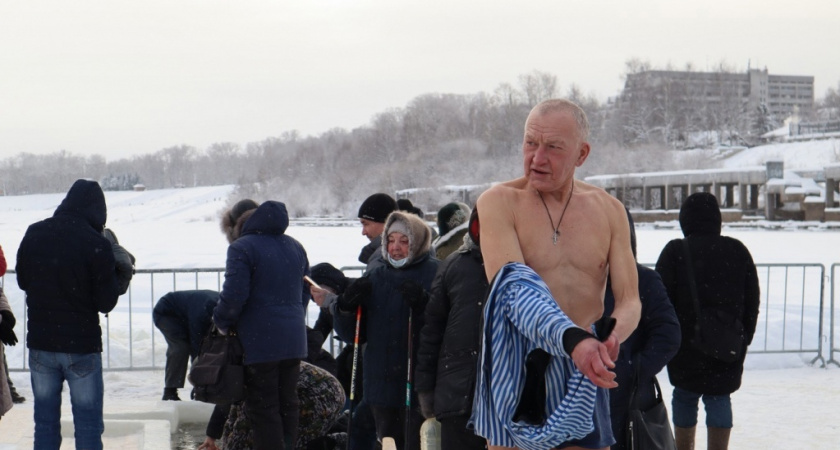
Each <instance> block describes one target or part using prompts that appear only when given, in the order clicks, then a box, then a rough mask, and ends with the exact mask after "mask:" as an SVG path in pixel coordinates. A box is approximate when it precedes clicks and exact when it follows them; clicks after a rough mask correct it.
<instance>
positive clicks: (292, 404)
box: [245, 359, 300, 450]
mask: <svg viewBox="0 0 840 450" xmlns="http://www.w3.org/2000/svg"><path fill="white" fill-rule="evenodd" d="M299 376H300V360H299V359H287V360H283V361H274V362H267V363H258V364H250V365H248V366H246V370H245V389H246V391H247V393H246V396H245V411H246V414H247V415H248V419H250V421H251V428H252V429H253V432H254V450H269V449H271V450H278V449H279V450H284V449H293V448H295V443H296V442H297V428H298V420H299V411H300V402H299V401H298V396H297V382H298V377H299Z"/></svg>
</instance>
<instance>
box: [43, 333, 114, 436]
mask: <svg viewBox="0 0 840 450" xmlns="http://www.w3.org/2000/svg"><path fill="white" fill-rule="evenodd" d="M29 367H30V376H31V378H32V394H33V396H34V397H35V446H34V448H35V449H36V450H40V449H50V450H58V448H59V447H60V446H61V423H60V421H61V390H62V389H63V387H64V380H67V384H68V385H69V386H70V404H71V405H72V407H73V425H74V427H75V438H76V448H77V449H82V448H83V449H95V450H99V449H102V432H103V431H104V430H105V424H104V423H103V422H102V397H103V390H104V386H103V383H102V354H100V353H56V352H47V351H43V350H34V349H30V350H29Z"/></svg>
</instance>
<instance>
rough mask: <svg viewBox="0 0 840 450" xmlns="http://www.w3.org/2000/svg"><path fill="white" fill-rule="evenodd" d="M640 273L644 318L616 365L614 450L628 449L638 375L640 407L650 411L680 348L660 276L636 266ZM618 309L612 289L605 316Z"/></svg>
mask: <svg viewBox="0 0 840 450" xmlns="http://www.w3.org/2000/svg"><path fill="white" fill-rule="evenodd" d="M636 268H637V269H638V272H639V298H640V299H641V300H642V315H641V318H640V320H639V325H638V326H637V327H636V330H635V331H634V332H633V333H632V334H631V335H630V337H628V338H627V340H626V341H624V342H623V343H622V344H621V352H620V353H619V354H618V360H616V362H615V374H616V379H615V381H616V382H617V383H618V387H617V388H614V389H611V390H610V419H611V420H612V428H613V434H614V436H615V440H616V443H615V445H613V446H612V447H611V448H612V450H619V449H624V448H626V446H625V426H626V424H627V414H628V410H629V404H630V395H631V393H632V388H633V378H634V377H635V375H636V374H635V371H636V368H637V367H638V369H639V391H638V393H637V394H636V395H637V397H638V398H639V405H640V406H641V407H642V408H643V409H648V408H650V407H652V406H654V405H655V404H656V392H655V387H654V385H653V379H654V378H655V377H656V374H658V373H659V372H660V371H661V370H662V368H663V367H665V365H666V364H668V361H670V360H671V358H672V357H673V356H674V355H675V354H676V353H677V350H678V349H679V347H680V324H679V322H678V321H677V314H676V313H675V312H674V306H673V305H672V304H671V301H670V300H669V299H668V293H667V292H666V291H665V286H664V285H663V284H662V279H661V278H660V277H659V274H658V273H656V272H655V271H654V270H653V269H650V268H648V267H645V266H642V265H639V264H637V265H636ZM614 309H615V297H613V294H612V290H611V289H610V285H609V284H608V285H607V293H606V296H605V298H604V316H609V315H611V314H612V312H613V310H614Z"/></svg>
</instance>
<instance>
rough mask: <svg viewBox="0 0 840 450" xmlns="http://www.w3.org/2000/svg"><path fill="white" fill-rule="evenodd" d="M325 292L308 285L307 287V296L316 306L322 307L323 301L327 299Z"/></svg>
mask: <svg viewBox="0 0 840 450" xmlns="http://www.w3.org/2000/svg"><path fill="white" fill-rule="evenodd" d="M328 292H329V291H327V290H326V289H322V288H319V287H315V286H312V285H310V286H309V294H310V295H311V296H312V301H313V302H315V304H316V305H318V306H324V300H326V299H327V293H328Z"/></svg>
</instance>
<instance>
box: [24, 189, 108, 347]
mask: <svg viewBox="0 0 840 450" xmlns="http://www.w3.org/2000/svg"><path fill="white" fill-rule="evenodd" d="M106 217H107V211H106V208H105V195H104V194H103V193H102V189H101V188H100V187H99V184H98V183H96V182H95V181H88V180H77V181H76V182H75V183H74V184H73V186H72V187H71V188H70V190H69V191H68V192H67V196H66V197H65V198H64V200H63V201H62V202H61V205H59V206H58V208H57V209H56V210H55V214H54V215H53V217H51V218H49V219H45V220H42V221H40V222H36V223H34V224H32V225H30V226H29V228H28V229H27V230H26V234H25V235H24V236H23V240H22V241H21V243H20V247H19V248H18V253H17V266H16V267H15V270H16V271H17V282H18V286H20V288H21V290H23V291H25V292H26V306H27V314H28V316H29V323H28V329H29V332H28V334H27V337H26V343H27V346H28V347H29V348H31V349H36V350H44V351H49V352H61V353H94V352H101V351H102V330H101V328H100V327H99V313H107V312H110V311H111V310H112V309H114V306H116V304H117V298H118V297H119V295H118V287H117V275H116V267H115V263H114V252H113V251H112V250H111V243H110V242H108V240H107V239H105V237H104V236H102V230H103V229H104V227H105V219H106Z"/></svg>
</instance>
